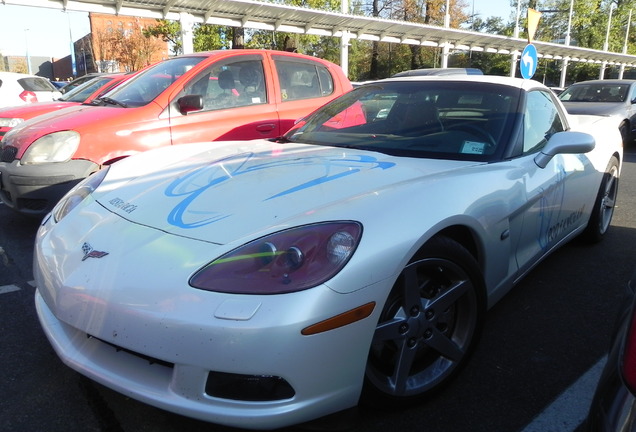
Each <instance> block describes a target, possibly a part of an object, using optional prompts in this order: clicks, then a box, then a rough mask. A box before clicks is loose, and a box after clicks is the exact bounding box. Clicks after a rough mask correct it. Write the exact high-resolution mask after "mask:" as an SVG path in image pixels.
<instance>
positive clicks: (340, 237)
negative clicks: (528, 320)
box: [34, 76, 622, 429]
mask: <svg viewBox="0 0 636 432" xmlns="http://www.w3.org/2000/svg"><path fill="white" fill-rule="evenodd" d="M621 161H622V147H621V136H620V133H619V131H618V125H617V124H614V123H612V119H602V118H600V117H586V118H574V117H570V116H568V115H567V114H566V112H565V110H564V109H563V107H562V105H561V103H560V102H559V101H558V100H557V99H556V97H555V96H554V94H553V93H552V92H551V91H550V90H549V89H548V88H547V87H545V86H543V85H541V84H539V83H537V82H534V81H530V80H520V79H513V78H502V77H492V76H490V77H489V76H481V77H480V76H470V77H462V76H448V77H435V78H431V77H407V78H395V79H389V80H384V81H378V82H374V83H369V84H366V85H363V86H361V87H359V88H357V89H356V90H354V91H352V92H350V93H348V94H346V95H344V96H342V97H340V98H338V99H336V100H335V101H333V102H332V103H330V104H328V105H326V106H324V107H323V108H321V109H320V110H318V111H316V112H315V113H313V114H312V115H311V116H309V117H308V118H307V119H305V120H303V121H301V122H299V123H298V124H297V126H296V127H295V128H294V129H292V130H291V131H290V132H289V133H288V134H286V136H285V137H282V138H281V139H279V140H278V141H276V142H271V141H264V140H263V141H250V142H228V143H204V144H191V145H182V146H173V147H171V148H162V149H158V150H153V151H149V152H146V153H143V154H140V155H138V156H133V157H130V158H127V159H125V160H122V161H120V162H117V163H115V164H113V165H112V166H110V167H108V168H105V169H103V170H101V171H99V172H98V173H96V174H94V175H92V176H91V177H89V178H88V179H87V180H86V181H85V182H83V183H82V184H80V185H78V186H77V187H76V188H75V189H73V190H72V191H71V192H70V193H69V194H68V195H66V196H65V197H64V198H63V199H62V200H61V201H60V202H59V203H58V205H57V206H56V208H55V209H54V210H53V212H52V213H51V214H50V215H49V216H48V217H47V218H46V219H45V220H44V221H43V223H42V226H41V227H40V229H39V232H38V235H37V239H36V247H35V254H34V273H35V279H36V283H37V291H36V300H35V301H36V307H37V312H38V316H39V319H40V321H41V324H42V327H43V328H44V331H45V333H46V335H47V337H48V338H49V340H50V342H51V344H52V345H53V347H54V348H55V350H56V352H57V354H58V355H59V356H60V357H61V359H62V360H63V361H64V362H65V363H66V364H68V365H69V366H70V367H72V368H73V369H75V370H77V371H79V372H80V373H82V374H84V375H86V376H88V377H90V378H92V379H94V380H96V381H98V382H100V383H102V384H104V385H106V386H108V387H111V388H113V389H115V390H117V391H119V392H121V393H124V394H126V395H129V396H130V397H133V398H135V399H139V400H141V401H144V402H146V403H149V404H152V405H155V406H157V407H160V408H163V409H166V410H170V411H173V412H176V413H179V414H182V415H186V416H191V417H195V418H199V419H202V420H206V421H210V422H214V423H219V424H224V425H230V426H235V427H242V428H250V429H274V428H278V427H283V426H287V425H292V424H297V423H301V422H305V421H309V420H311V419H315V418H318V417H321V416H325V415H327V414H330V413H334V412H337V411H340V410H345V409H347V408H350V407H353V406H355V405H356V404H358V403H359V401H360V400H361V399H362V400H363V401H364V402H369V403H382V404H385V405H386V404H387V403H388V404H390V403H392V402H397V403H403V402H404V401H411V400H416V399H419V398H421V397H423V396H427V395H429V394H430V393H431V392H434V391H435V390H437V389H438V388H440V387H441V386H443V385H444V384H446V383H447V382H448V381H449V380H450V379H452V378H453V377H454V376H455V375H456V374H457V373H458V371H459V370H460V368H461V366H462V365H463V364H464V363H465V362H466V360H467V358H468V357H469V355H470V353H471V350H472V348H473V347H474V345H475V343H476V341H477V339H478V336H479V334H480V332H481V329H482V322H483V320H484V314H485V312H486V310H487V309H488V308H489V307H490V306H492V305H493V304H494V303H495V302H496V301H497V300H498V299H499V298H501V296H502V295H504V294H505V293H506V292H507V291H508V290H509V289H510V288H511V287H512V286H513V285H514V283H515V282H516V281H518V280H519V279H520V278H521V277H523V275H524V274H525V273H527V272H528V271H529V270H530V269H531V268H532V267H533V266H535V265H536V264H537V263H538V262H539V261H540V260H541V259H543V258H544V257H546V256H547V255H548V254H549V253H550V252H551V251H553V250H554V249H555V248H557V247H558V246H560V245H562V244H564V243H565V242H567V241H569V240H570V239H572V238H574V237H576V236H582V237H584V238H586V239H588V240H590V241H598V240H600V239H601V238H602V236H603V235H604V233H605V232H606V230H607V229H608V227H609V225H610V221H611V217H612V214H613V210H614V202H615V200H616V196H617V188H618V179H619V174H620V167H621Z"/></svg>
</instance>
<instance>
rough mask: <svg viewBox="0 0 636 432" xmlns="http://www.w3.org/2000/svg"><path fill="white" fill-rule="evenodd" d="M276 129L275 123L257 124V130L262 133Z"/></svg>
mask: <svg viewBox="0 0 636 432" xmlns="http://www.w3.org/2000/svg"><path fill="white" fill-rule="evenodd" d="M274 129H276V125H275V124H274V123H264V124H259V125H258V126H256V130H257V131H259V132H262V133H267V132H271V131H273V130H274Z"/></svg>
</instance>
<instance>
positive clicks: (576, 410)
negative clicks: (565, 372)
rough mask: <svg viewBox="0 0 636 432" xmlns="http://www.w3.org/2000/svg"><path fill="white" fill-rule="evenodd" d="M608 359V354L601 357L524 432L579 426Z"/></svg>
mask: <svg viewBox="0 0 636 432" xmlns="http://www.w3.org/2000/svg"><path fill="white" fill-rule="evenodd" d="M606 361H607V356H605V357H603V358H602V359H600V360H599V361H598V363H596V364H595V365H594V366H592V367H591V368H590V369H589V370H588V371H587V372H586V373H585V374H584V375H583V376H581V378H579V379H578V381H576V382H575V383H574V384H572V385H571V386H570V387H569V388H568V389H566V390H565V391H564V392H563V393H561V395H560V396H559V397H558V398H557V399H556V400H555V401H554V402H553V403H552V404H551V405H550V406H548V407H547V408H546V409H544V410H543V412H542V413H541V414H539V415H538V416H537V417H535V419H534V420H533V421H532V423H530V424H529V425H528V426H526V428H525V429H524V430H523V431H522V432H571V431H574V430H575V429H576V428H577V427H579V426H580V425H581V424H582V423H583V421H584V420H585V417H586V416H587V411H588V409H589V408H590V404H591V403H592V396H593V395H594V390H595V389H596V383H597V382H598V378H599V377H600V375H601V372H602V370H603V367H604V366H605V362H606Z"/></svg>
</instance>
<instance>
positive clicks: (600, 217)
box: [583, 156, 618, 243]
mask: <svg viewBox="0 0 636 432" xmlns="http://www.w3.org/2000/svg"><path fill="white" fill-rule="evenodd" d="M617 196H618V159H616V157H615V156H612V157H611V159H610V161H609V163H608V164H607V169H606V170H605V173H604V174H603V180H602V181H601V186H600V187H599V190H598V194H597V196H596V201H595V203H594V208H593V209H592V214H591V215H590V220H589V222H588V223H587V227H586V228H585V231H583V238H584V239H585V240H586V241H588V242H589V243H598V242H600V241H601V240H602V239H603V237H604V236H605V233H606V232H607V230H608V229H609V227H610V223H611V222H612V216H613V215H614V206H615V205H616V197H617Z"/></svg>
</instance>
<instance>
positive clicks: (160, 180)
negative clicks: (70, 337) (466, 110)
mask: <svg viewBox="0 0 636 432" xmlns="http://www.w3.org/2000/svg"><path fill="white" fill-rule="evenodd" d="M212 146H213V147H214V149H213V150H211V145H210V144H204V145H196V144H195V145H182V146H175V147H171V148H164V149H159V150H157V151H151V152H146V153H143V154H140V155H138V156H133V157H130V158H127V159H125V160H123V161H121V162H118V163H116V164H114V165H113V166H112V167H111V169H110V172H109V175H108V176H107V177H106V181H105V182H104V183H103V184H102V187H100V189H98V193H97V194H96V198H97V200H98V202H99V203H100V204H101V205H102V206H104V207H105V208H106V209H108V210H110V211H111V212H113V213H115V214H117V215H119V216H121V217H123V218H125V219H128V220H130V221H131V222H134V223H137V224H141V225H144V226H150V227H154V228H156V229H159V230H161V231H163V232H168V233H172V234H175V235H180V236H184V237H191V238H195V239H199V240H204V241H208V242H212V243H218V244H226V243H228V242H230V241H237V240H239V239H241V238H245V237H247V238H250V237H253V236H259V235H264V234H267V233H268V232H272V231H277V230H280V229H284V228H286V227H290V226H297V225H302V224H307V223H312V222H318V221H324V220H337V219H356V220H360V221H362V222H364V221H363V220H362V219H364V218H366V217H372V215H370V214H368V213H369V208H373V206H377V205H380V203H381V205H382V206H386V205H389V206H390V205H391V202H392V201H391V199H392V198H391V194H392V193H395V191H396V190H399V189H401V188H403V187H405V186H407V185H412V184H413V183H414V182H418V187H420V186H421V187H426V185H425V184H423V183H422V182H423V180H424V179H426V178H429V179H431V181H439V175H440V174H441V173H442V172H445V171H452V170H458V169H461V168H462V167H466V166H470V165H475V164H481V163H477V162H467V161H448V160H435V159H418V158H405V157H394V156H388V155H384V154H381V153H376V152H369V151H363V150H353V149H343V148H336V147H324V146H317V145H299V144H277V143H272V142H269V141H265V140H263V141H261V140H257V141H251V142H234V143H214V144H212ZM150 166H151V167H153V168H148V167H150ZM109 185H110V186H109ZM394 195H399V194H394ZM400 196H401V195H400ZM402 199H404V197H402ZM396 200H397V198H396ZM369 201H372V203H373V204H371V207H369ZM363 203H366V204H363ZM398 204H399V203H398V202H396V205H398ZM365 205H366V207H365ZM362 209H366V210H364V211H363V210H362ZM365 212H366V213H365Z"/></svg>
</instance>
